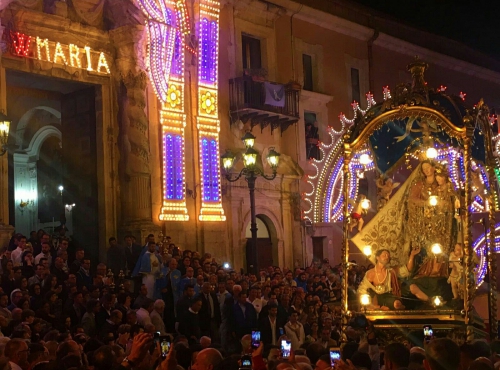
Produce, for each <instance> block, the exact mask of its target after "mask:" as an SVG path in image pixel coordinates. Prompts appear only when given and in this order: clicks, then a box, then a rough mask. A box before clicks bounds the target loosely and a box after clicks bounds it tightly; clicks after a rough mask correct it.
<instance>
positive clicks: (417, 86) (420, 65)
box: [406, 55, 429, 92]
mask: <svg viewBox="0 0 500 370" xmlns="http://www.w3.org/2000/svg"><path fill="white" fill-rule="evenodd" d="M406 68H407V69H408V71H409V72H410V73H411V77H412V78H413V82H412V84H411V90H412V91H413V92H417V91H423V90H425V89H426V85H427V83H426V82H425V78H424V74H425V70H426V69H427V68H429V65H428V64H427V63H425V62H424V61H422V60H420V58H419V57H418V55H416V56H415V60H414V61H413V62H411V63H410V64H408V65H407V66H406Z"/></svg>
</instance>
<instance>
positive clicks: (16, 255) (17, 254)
mask: <svg viewBox="0 0 500 370" xmlns="http://www.w3.org/2000/svg"><path fill="white" fill-rule="evenodd" d="M23 252H24V250H23V249H21V248H19V247H17V248H16V249H15V250H13V251H12V253H11V254H10V259H11V260H12V263H13V264H14V266H21V265H22V264H23V260H22V257H23Z"/></svg>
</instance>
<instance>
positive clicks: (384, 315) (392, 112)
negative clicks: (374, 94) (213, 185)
mask: <svg viewBox="0 0 500 370" xmlns="http://www.w3.org/2000/svg"><path fill="white" fill-rule="evenodd" d="M415 86H416V88H417V89H418V88H419V87H420V88H422V85H420V86H418V81H417V85H415V76H414V85H413V87H412V91H411V92H409V95H410V97H411V98H413V97H415V96H416V97H417V99H418V97H421V96H422V95H420V93H421V92H422V90H420V91H416V92H415V93H414V92H413V88H414V87H415ZM417 89H416V90H417ZM424 89H426V87H424ZM396 99H399V100H396ZM414 104H415V103H414V102H412V100H411V99H406V101H404V102H403V103H401V97H400V96H399V97H397V98H394V99H393V98H391V99H389V100H387V101H386V102H385V103H384V107H385V108H386V109H388V110H387V111H386V112H384V113H383V114H381V115H380V116H378V117H375V118H373V119H371V112H369V111H368V112H367V114H366V115H365V117H363V119H362V120H361V121H358V122H356V123H355V124H354V125H355V126H356V125H358V124H361V125H362V124H365V127H363V128H362V129H361V130H360V131H361V132H360V133H359V135H358V136H357V137H356V138H354V139H352V141H351V136H350V135H351V134H352V130H348V131H347V132H346V133H345V134H344V137H343V147H342V155H343V157H344V163H343V169H342V170H343V179H344V181H343V183H342V195H343V198H344V199H349V180H350V176H351V175H350V170H349V163H350V161H351V159H352V158H353V157H354V155H355V153H356V152H357V151H359V150H362V149H363V147H364V146H365V145H366V144H367V143H368V141H369V139H370V137H371V135H372V134H373V133H374V132H375V130H377V129H379V128H380V127H383V126H384V125H385V124H387V122H389V121H390V120H394V119H398V118H399V119H402V118H407V117H410V116H411V117H418V118H424V119H426V120H427V121H432V122H434V123H436V124H437V125H438V126H439V127H440V129H441V130H443V131H445V132H446V133H447V134H448V135H449V136H450V137H454V138H456V139H457V140H459V141H460V142H461V145H462V146H463V147H462V150H463V158H464V167H465V209H467V210H468V209H470V205H471V203H472V192H473V190H472V181H471V162H472V147H471V146H472V138H473V134H474V129H475V127H477V126H476V125H479V128H480V129H481V130H482V131H483V134H484V139H485V154H486V156H485V157H486V163H485V165H486V171H487V173H488V177H489V180H490V184H494V183H496V178H495V174H494V164H495V160H494V157H493V151H492V147H491V143H492V141H491V138H492V133H491V127H490V125H489V122H488V119H487V118H488V117H487V116H486V117H483V116H480V115H479V114H478V115H477V116H474V117H472V116H471V115H470V113H469V112H467V114H466V115H465V116H464V117H463V124H464V125H463V127H457V126H455V125H454V124H453V123H452V122H451V121H450V120H449V119H448V118H447V117H446V116H444V115H443V114H442V113H441V112H440V111H438V110H437V109H433V108H431V107H428V106H416V105H414ZM384 107H383V108H384ZM383 108H382V109H383ZM477 108H483V109H486V110H487V109H488V108H487V107H486V106H484V105H483V104H482V102H480V104H479V106H478V107H477ZM477 108H476V109H477ZM489 196H490V197H491V198H490V200H491V202H490V205H491V206H490V210H489V222H490V224H491V225H494V224H495V211H496V206H497V204H498V203H497V193H496V192H495V190H494V187H493V186H491V187H490V194H489ZM348 203H349V202H347V201H344V202H343V215H344V217H343V242H342V264H343V266H344V269H345V270H347V269H348V267H349V260H350V259H349V240H350V235H349V216H350V210H349V204H348ZM463 222H464V225H465V227H464V231H463V248H464V257H465V258H464V261H465V274H466V275H465V276H466V282H465V294H464V310H463V311H462V312H459V311H446V313H444V311H439V310H435V309H434V310H432V309H430V310H425V311H401V312H397V311H366V316H367V318H368V319H371V320H374V321H377V320H381V319H383V320H388V319H389V318H390V319H393V320H403V319H404V320H405V321H408V320H411V319H414V320H415V324H413V325H415V327H420V328H421V327H422V326H421V325H422V324H421V323H420V324H419V323H417V322H418V321H419V320H420V322H422V320H424V321H425V320H429V319H433V320H439V321H441V320H442V321H443V322H446V321H448V322H450V321H455V322H461V323H462V325H463V323H465V325H466V338H467V341H471V340H473V339H474V334H475V333H476V332H477V330H478V329H477V327H474V323H475V320H474V319H473V314H474V312H473V306H472V303H473V299H474V294H475V290H476V287H475V280H474V273H473V259H472V256H473V253H474V251H473V249H472V230H471V229H472V217H471V214H470V213H469V212H465V215H464V221H463ZM493 230H494V228H493ZM494 234H495V232H494V231H493V233H489V237H488V240H489V245H493V243H494V240H495V235H494ZM490 249H491V248H488V265H489V266H492V264H494V269H496V261H494V258H493V257H495V258H496V256H494V254H493V251H491V250H490ZM492 271H493V270H492ZM347 280H348V279H343V280H342V299H341V312H342V325H341V328H342V331H345V330H346V328H347V325H348V322H349V319H350V317H351V315H352V312H350V311H349V306H348V304H349V302H348V295H347V293H348V281H347ZM494 284H495V290H494V292H496V281H495V282H494ZM492 290H493V289H492ZM491 311H492V312H494V313H495V314H494V315H490V323H491V325H495V327H496V323H497V320H496V296H495V294H491V293H490V312H491ZM361 313H362V312H361ZM493 316H494V317H493ZM450 317H451V319H450ZM424 323H425V322H424ZM390 325H391V327H394V328H396V327H398V326H399V325H398V324H394V325H393V324H390ZM438 325H439V324H438ZM380 327H381V328H382V327H387V325H381V326H380ZM492 339H493V338H492Z"/></svg>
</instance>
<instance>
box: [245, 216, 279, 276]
mask: <svg viewBox="0 0 500 370" xmlns="http://www.w3.org/2000/svg"><path fill="white" fill-rule="evenodd" d="M256 221H257V266H258V267H259V268H260V269H262V268H265V267H267V266H274V265H275V264H276V261H278V248H277V246H278V240H277V236H276V230H275V228H274V225H273V223H272V221H271V220H270V219H269V217H267V216H266V215H262V214H261V215H257V218H256ZM245 237H246V239H247V245H246V259H247V271H250V269H249V266H248V261H250V260H251V259H250V258H249V253H250V250H251V248H250V246H251V243H252V232H251V231H250V222H249V223H248V225H247V228H246V232H245Z"/></svg>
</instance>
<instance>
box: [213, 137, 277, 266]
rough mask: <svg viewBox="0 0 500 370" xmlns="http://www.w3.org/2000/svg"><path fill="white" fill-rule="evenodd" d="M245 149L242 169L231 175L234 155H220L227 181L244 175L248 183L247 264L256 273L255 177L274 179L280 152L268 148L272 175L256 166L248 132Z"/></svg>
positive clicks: (252, 141)
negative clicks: (249, 233) (248, 257)
mask: <svg viewBox="0 0 500 370" xmlns="http://www.w3.org/2000/svg"><path fill="white" fill-rule="evenodd" d="M241 140H242V141H243V143H244V144H245V147H246V148H247V150H246V151H245V153H244V154H243V165H244V167H243V169H242V170H241V171H240V173H239V174H237V175H235V176H233V175H232V173H231V169H232V168H233V165H234V160H235V158H236V157H235V155H234V154H233V153H231V151H229V150H228V151H226V153H224V154H223V155H222V156H221V159H222V166H223V167H224V175H225V177H226V179H227V181H229V182H235V181H238V180H239V179H240V178H241V177H242V176H245V180H247V183H248V190H249V191H250V213H251V222H250V231H251V232H252V242H251V245H250V248H251V250H250V253H249V255H250V256H251V261H249V263H248V264H249V265H250V268H251V270H253V272H255V274H258V272H259V269H258V266H257V264H258V258H257V257H258V256H257V220H256V215H255V180H256V179H257V177H259V176H260V177H262V178H264V179H266V180H269V181H271V180H274V179H275V178H276V171H277V169H278V165H279V158H280V154H279V153H278V152H277V151H275V150H274V148H269V153H268V155H267V157H266V159H267V162H268V163H269V166H270V167H271V169H272V170H273V174H272V175H266V174H265V173H264V172H263V171H262V170H261V169H260V168H259V167H258V166H257V157H258V155H259V152H257V151H256V150H255V149H254V148H253V146H254V144H255V136H253V135H252V134H251V133H250V132H247V133H246V134H245V136H243V137H242V138H241Z"/></svg>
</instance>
